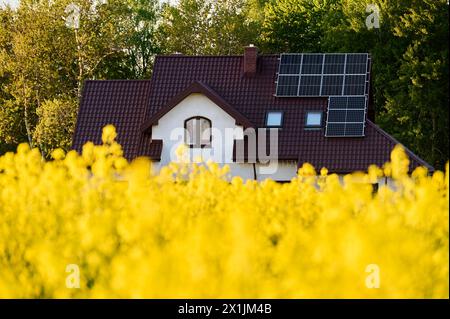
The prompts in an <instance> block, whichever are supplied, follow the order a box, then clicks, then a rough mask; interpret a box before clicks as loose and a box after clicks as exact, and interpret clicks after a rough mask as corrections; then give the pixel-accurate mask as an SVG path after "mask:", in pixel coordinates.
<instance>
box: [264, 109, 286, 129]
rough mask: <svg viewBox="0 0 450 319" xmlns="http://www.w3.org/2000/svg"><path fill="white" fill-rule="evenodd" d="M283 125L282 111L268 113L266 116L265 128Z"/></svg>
mask: <svg viewBox="0 0 450 319" xmlns="http://www.w3.org/2000/svg"><path fill="white" fill-rule="evenodd" d="M282 124H283V112H282V111H270V112H267V115H266V126H267V127H281V126H282Z"/></svg>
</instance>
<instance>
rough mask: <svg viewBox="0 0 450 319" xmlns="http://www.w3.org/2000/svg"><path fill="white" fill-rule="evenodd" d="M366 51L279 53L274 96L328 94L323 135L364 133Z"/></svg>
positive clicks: (349, 135)
mask: <svg viewBox="0 0 450 319" xmlns="http://www.w3.org/2000/svg"><path fill="white" fill-rule="evenodd" d="M369 67H370V62H369V55H368V54H367V53H324V54H315V53H304V54H300V53H290V54H282V55H281V59H280V64H279V70H278V78H277V89H276V96H277V97H312V96H317V97H321V96H323V97H328V114H327V124H326V131H325V136H328V137H338V136H345V137H356V136H364V127H365V118H366V110H367V101H368V94H369V92H368V90H369V77H370V74H369Z"/></svg>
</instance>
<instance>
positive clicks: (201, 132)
mask: <svg viewBox="0 0 450 319" xmlns="http://www.w3.org/2000/svg"><path fill="white" fill-rule="evenodd" d="M184 130H185V138H184V141H185V143H186V144H187V145H188V146H189V147H190V148H204V147H210V146H211V141H212V134H211V121H210V120H209V119H207V118H205V117H201V116H195V117H191V118H189V119H187V120H186V121H184Z"/></svg>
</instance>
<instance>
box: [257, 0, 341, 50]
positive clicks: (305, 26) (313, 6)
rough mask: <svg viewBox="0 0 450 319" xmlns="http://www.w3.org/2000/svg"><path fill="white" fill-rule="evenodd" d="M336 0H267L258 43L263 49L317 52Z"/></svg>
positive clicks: (333, 11)
mask: <svg viewBox="0 0 450 319" xmlns="http://www.w3.org/2000/svg"><path fill="white" fill-rule="evenodd" d="M336 2H337V1H336V0H334V1H317V0H279V1H271V2H268V3H267V4H266V6H265V10H264V21H263V23H262V35H261V40H260V45H261V48H262V50H263V51H265V52H271V53H279V52H320V50H321V48H322V38H323V37H324V34H325V32H326V28H327V25H325V24H324V23H323V22H324V21H325V20H326V17H328V16H329V15H330V14H335V10H336V7H337V6H336Z"/></svg>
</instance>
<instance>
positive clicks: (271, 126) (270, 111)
mask: <svg viewBox="0 0 450 319" xmlns="http://www.w3.org/2000/svg"><path fill="white" fill-rule="evenodd" d="M270 113H280V114H281V119H280V125H269V123H268V120H269V114H270ZM283 123H284V112H283V111H281V110H269V111H267V112H266V117H265V120H264V124H265V125H264V126H265V127H270V128H282V127H283Z"/></svg>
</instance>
